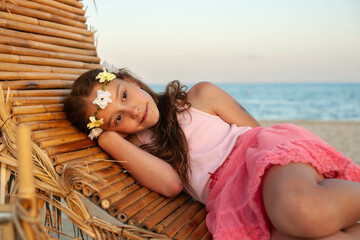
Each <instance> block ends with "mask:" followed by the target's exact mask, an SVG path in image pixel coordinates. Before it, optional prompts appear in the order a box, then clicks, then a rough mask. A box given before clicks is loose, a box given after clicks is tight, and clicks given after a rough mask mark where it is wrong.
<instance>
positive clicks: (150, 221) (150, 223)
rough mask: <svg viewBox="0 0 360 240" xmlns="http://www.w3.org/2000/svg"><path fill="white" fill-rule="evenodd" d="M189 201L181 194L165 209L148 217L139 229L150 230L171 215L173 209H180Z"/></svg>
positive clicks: (186, 196) (187, 197)
mask: <svg viewBox="0 0 360 240" xmlns="http://www.w3.org/2000/svg"><path fill="white" fill-rule="evenodd" d="M188 199H189V196H188V195H186V194H184V193H181V194H180V195H178V196H177V197H176V198H174V200H172V201H171V202H170V203H168V204H167V205H166V206H165V207H163V208H161V209H160V210H159V211H157V212H156V213H154V214H153V215H151V216H150V217H148V218H147V219H146V220H145V221H143V222H142V223H141V224H140V227H141V228H144V229H152V228H153V227H154V226H155V225H156V224H158V223H159V222H160V221H161V220H163V219H164V218H165V217H166V216H168V215H169V214H170V213H172V212H173V211H174V210H175V209H177V208H178V207H180V206H181V205H182V204H183V203H184V202H186V201H187V200H188Z"/></svg>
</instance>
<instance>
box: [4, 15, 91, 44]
mask: <svg viewBox="0 0 360 240" xmlns="http://www.w3.org/2000/svg"><path fill="white" fill-rule="evenodd" d="M0 27H4V28H10V29H15V30H18V31H26V32H31V33H37V34H42V35H46V36H53V37H61V38H65V39H71V40H75V41H81V42H88V43H94V39H93V38H91V37H85V36H83V35H80V34H76V33H70V32H65V31H61V30H55V29H52V28H48V27H42V26H37V25H32V24H28V23H23V22H17V21H13V20H8V19H2V18H0Z"/></svg>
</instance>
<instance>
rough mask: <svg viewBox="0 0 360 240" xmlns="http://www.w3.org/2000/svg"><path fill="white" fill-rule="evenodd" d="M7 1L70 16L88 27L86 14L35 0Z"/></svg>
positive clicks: (7, 0) (6, 0)
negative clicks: (75, 12)
mask: <svg viewBox="0 0 360 240" xmlns="http://www.w3.org/2000/svg"><path fill="white" fill-rule="evenodd" d="M5 2H8V3H12V4H15V5H17V6H21V7H25V8H30V9H35V10H38V11H42V12H47V13H51V14H54V15H58V16H62V17H64V18H68V19H71V20H75V21H76V22H78V24H81V26H83V28H87V27H86V24H85V22H86V18H85V17H84V16H80V15H78V14H74V13H71V12H68V11H64V10H62V9H59V8H56V7H52V6H49V5H45V4H40V3H37V2H35V1H24V0H5Z"/></svg>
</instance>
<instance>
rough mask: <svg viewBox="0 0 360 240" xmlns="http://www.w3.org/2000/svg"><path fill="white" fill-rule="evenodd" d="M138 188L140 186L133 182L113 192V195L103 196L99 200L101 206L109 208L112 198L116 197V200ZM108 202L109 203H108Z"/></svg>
mask: <svg viewBox="0 0 360 240" xmlns="http://www.w3.org/2000/svg"><path fill="white" fill-rule="evenodd" d="M139 188H141V186H140V185H139V184H133V185H131V186H129V187H126V188H124V189H122V190H121V191H119V192H115V193H114V194H113V195H111V196H110V197H108V198H104V199H102V201H101V207H102V208H104V209H109V207H110V204H111V203H112V202H114V201H112V199H116V200H117V201H118V200H120V199H122V198H124V197H126V196H127V195H129V194H131V193H133V192H135V191H136V190H138V189H139ZM107 199H110V200H109V201H106V200H107ZM108 204H109V205H108Z"/></svg>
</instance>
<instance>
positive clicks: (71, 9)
mask: <svg viewBox="0 0 360 240" xmlns="http://www.w3.org/2000/svg"><path fill="white" fill-rule="evenodd" d="M32 1H33V2H37V3H40V4H44V5H48V6H51V7H53V8H56V9H59V10H60V9H61V10H64V11H66V12H69V13H74V14H77V15H80V16H84V15H85V11H84V10H83V9H82V8H78V7H72V6H69V5H67V4H63V3H60V2H57V1H53V0H32Z"/></svg>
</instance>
